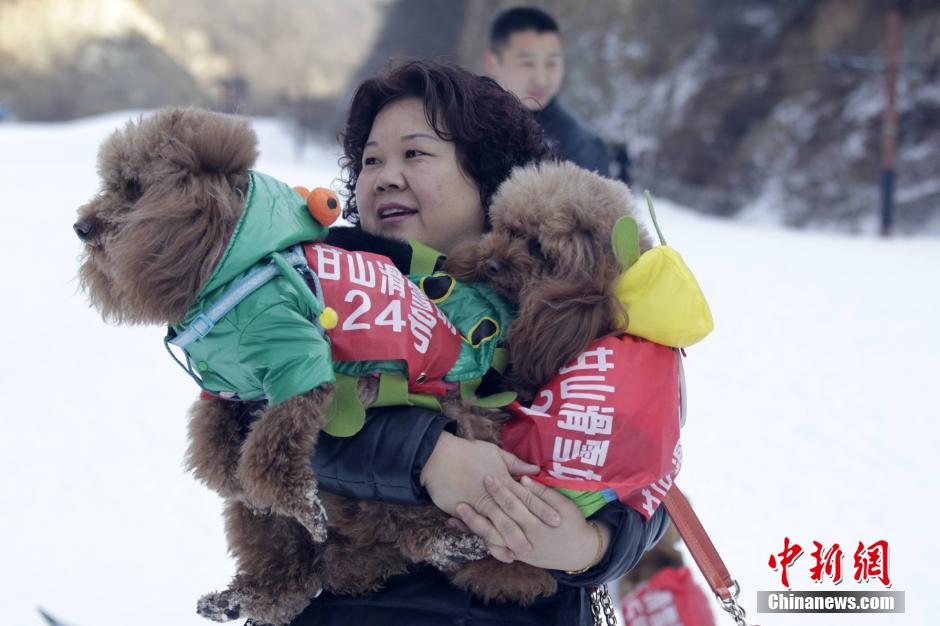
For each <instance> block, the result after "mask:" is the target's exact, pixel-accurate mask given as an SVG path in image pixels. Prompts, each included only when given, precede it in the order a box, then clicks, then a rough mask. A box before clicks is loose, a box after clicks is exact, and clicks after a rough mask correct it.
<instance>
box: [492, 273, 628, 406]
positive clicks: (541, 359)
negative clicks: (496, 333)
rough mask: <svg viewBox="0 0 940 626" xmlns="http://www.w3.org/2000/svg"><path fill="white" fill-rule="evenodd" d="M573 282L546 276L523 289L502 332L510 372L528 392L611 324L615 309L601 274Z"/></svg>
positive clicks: (610, 328) (543, 381)
mask: <svg viewBox="0 0 940 626" xmlns="http://www.w3.org/2000/svg"><path fill="white" fill-rule="evenodd" d="M594 282H595V283H596V284H591V285H574V284H571V283H570V282H567V281H562V280H546V281H542V282H541V283H539V284H537V285H534V286H532V287H531V288H528V289H526V290H525V293H524V294H523V297H522V298H521V300H520V308H519V312H518V315H517V316H516V319H515V320H513V322H512V324H510V326H509V329H508V331H507V333H506V340H507V342H508V345H509V352H510V354H512V355H513V356H514V358H513V365H512V377H513V379H514V381H515V382H516V383H517V384H518V385H520V386H521V388H522V389H525V390H527V391H528V392H530V393H531V392H534V391H535V390H536V389H537V388H538V387H540V386H542V385H544V384H545V383H546V382H547V381H548V380H550V379H551V378H552V376H554V375H555V373H556V372H557V371H558V370H559V369H560V368H561V367H563V366H564V365H565V363H567V362H568V361H570V360H571V359H573V358H575V357H576V356H578V355H579V354H581V353H582V352H584V350H585V349H586V348H587V347H588V345H589V344H590V343H591V342H592V341H594V340H595V339H597V338H599V337H603V336H604V335H606V334H608V333H610V332H611V331H612V330H613V320H614V319H615V315H616V314H617V313H618V311H616V310H615V307H616V306H617V304H616V302H615V301H614V300H612V299H611V298H610V295H609V293H608V290H607V287H606V286H605V285H603V284H602V281H601V280H597V279H595V281H594Z"/></svg>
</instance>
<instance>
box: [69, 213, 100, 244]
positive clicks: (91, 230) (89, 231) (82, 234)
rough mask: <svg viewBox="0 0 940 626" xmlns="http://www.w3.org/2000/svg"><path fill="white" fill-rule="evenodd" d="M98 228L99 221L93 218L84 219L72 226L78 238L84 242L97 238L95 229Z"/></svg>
mask: <svg viewBox="0 0 940 626" xmlns="http://www.w3.org/2000/svg"><path fill="white" fill-rule="evenodd" d="M97 226H98V220H96V219H95V218H93V217H83V218H82V219H80V220H78V221H77V222H75V224H73V225H72V228H73V229H74V230H75V234H76V235H78V238H79V239H81V240H82V241H88V240H90V239H91V238H92V237H94V236H95V229H96V228H97Z"/></svg>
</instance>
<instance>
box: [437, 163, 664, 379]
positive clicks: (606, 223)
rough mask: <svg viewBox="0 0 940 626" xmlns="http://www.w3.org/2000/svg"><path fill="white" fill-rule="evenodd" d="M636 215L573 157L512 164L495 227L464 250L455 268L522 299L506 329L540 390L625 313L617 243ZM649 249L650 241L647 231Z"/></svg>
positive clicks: (622, 190) (519, 363)
mask: <svg viewBox="0 0 940 626" xmlns="http://www.w3.org/2000/svg"><path fill="white" fill-rule="evenodd" d="M632 214H633V199H632V195H631V194H630V191H629V189H627V187H626V186H625V185H623V184H622V183H619V182H617V181H613V180H610V179H607V178H603V177H601V176H598V175H596V174H593V173H591V172H588V171H586V170H583V169H581V168H579V167H577V166H575V165H573V164H571V163H543V164H541V165H539V166H529V167H525V168H519V169H516V170H514V171H513V173H512V175H511V176H510V178H509V179H508V180H507V181H506V182H505V183H503V185H502V186H501V187H500V188H499V190H498V191H497V193H496V195H495V196H494V197H493V201H492V204H491V206H490V219H491V222H492V226H493V227H492V229H491V230H490V231H489V232H487V233H486V234H485V235H484V236H483V237H482V238H481V239H480V241H478V242H475V243H473V244H469V245H467V246H465V247H463V248H461V249H460V250H458V251H457V252H456V253H455V254H454V255H453V256H452V257H451V258H450V259H449V260H448V263H447V269H448V271H450V272H451V273H452V274H454V275H455V276H456V277H457V278H458V279H460V280H468V281H486V282H488V283H489V284H491V285H492V286H493V288H494V289H495V290H496V291H498V292H499V293H500V294H501V295H502V296H504V297H505V298H507V299H508V300H509V301H510V302H513V303H514V304H516V305H517V306H518V315H517V317H516V320H515V321H514V322H513V324H512V326H511V327H510V328H509V330H508V332H507V338H506V341H507V342H508V344H509V349H510V352H511V353H516V354H525V355H526V357H525V358H523V359H517V360H515V361H514V363H513V371H514V376H515V377H516V379H517V384H518V385H521V386H522V387H523V388H525V387H530V388H537V387H538V386H540V385H542V384H544V383H545V382H546V381H547V380H548V379H549V378H550V377H551V375H552V374H553V373H554V372H555V371H557V369H558V368H559V367H561V366H562V365H564V364H565V363H566V362H567V361H568V360H570V359H572V358H574V357H575V356H577V355H578V354H579V353H580V352H582V351H583V350H584V349H585V348H586V347H587V345H588V344H589V343H590V342H591V341H593V340H594V339H596V338H598V337H601V336H603V335H605V334H607V333H609V332H612V331H613V330H614V320H615V319H617V316H618V315H623V314H624V312H623V311H622V309H621V307H620V304H619V302H618V301H617V299H616V298H614V297H613V291H612V289H613V285H614V282H615V281H616V279H617V277H618V276H619V275H620V273H621V272H622V271H623V267H622V266H621V264H620V261H619V260H618V259H617V256H616V254H615V253H614V250H613V246H612V244H611V232H612V231H613V227H614V224H615V223H616V221H617V220H618V219H619V218H620V217H622V216H625V215H632ZM641 247H645V248H648V247H649V239H648V237H647V236H646V235H645V234H643V235H641Z"/></svg>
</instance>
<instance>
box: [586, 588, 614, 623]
mask: <svg viewBox="0 0 940 626" xmlns="http://www.w3.org/2000/svg"><path fill="white" fill-rule="evenodd" d="M591 613H592V614H593V615H594V626H617V614H616V613H614V606H613V604H612V603H611V601H610V592H609V591H608V590H607V585H606V584H603V585H598V586H597V587H595V588H594V591H592V592H591Z"/></svg>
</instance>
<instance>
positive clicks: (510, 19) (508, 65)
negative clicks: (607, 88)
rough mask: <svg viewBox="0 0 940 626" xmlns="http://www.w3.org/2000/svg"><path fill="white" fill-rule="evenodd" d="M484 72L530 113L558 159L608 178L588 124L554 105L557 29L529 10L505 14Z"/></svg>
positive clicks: (561, 69) (559, 64) (560, 56)
mask: <svg viewBox="0 0 940 626" xmlns="http://www.w3.org/2000/svg"><path fill="white" fill-rule="evenodd" d="M485 66H486V73H487V74H488V75H489V76H490V77H491V78H493V79H494V80H496V82H498V83H499V84H500V85H501V86H502V87H503V89H506V90H507V91H511V92H512V93H513V94H515V95H516V97H517V98H519V99H520V100H521V101H522V103H523V104H524V105H525V106H526V107H527V108H528V109H529V110H530V111H532V112H534V113H535V119H536V120H538V122H539V124H541V125H542V128H543V129H544V130H545V134H546V135H547V136H548V138H549V140H550V141H551V142H552V146H553V147H554V148H555V151H556V152H557V153H558V156H559V157H560V158H561V159H562V160H565V161H573V162H574V163H575V164H577V165H580V166H581V167H583V168H585V169H589V170H593V171H595V172H598V173H599V174H601V175H603V176H607V175H608V173H609V172H608V169H609V158H608V154H607V146H606V145H605V144H604V141H603V140H602V139H601V138H600V136H598V134H597V133H596V132H595V131H594V130H593V129H592V128H591V127H590V126H588V124H587V122H585V121H584V120H582V119H581V118H580V117H578V116H577V115H576V114H575V113H573V112H571V111H569V110H568V109H566V108H565V107H563V106H562V105H561V103H560V102H558V98H557V97H556V96H557V95H558V90H559V89H560V88H561V81H562V78H564V74H565V59H564V51H563V50H562V45H561V36H560V33H559V30H558V24H557V23H556V22H555V20H554V19H553V18H552V16H550V15H549V14H547V13H545V12H544V11H542V10H540V9H536V8H532V7H517V8H514V9H508V10H506V11H504V12H502V13H500V14H499V16H497V18H496V19H495V20H494V21H493V25H492V26H491V27H490V46H489V51H487V53H486V58H485Z"/></svg>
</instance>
